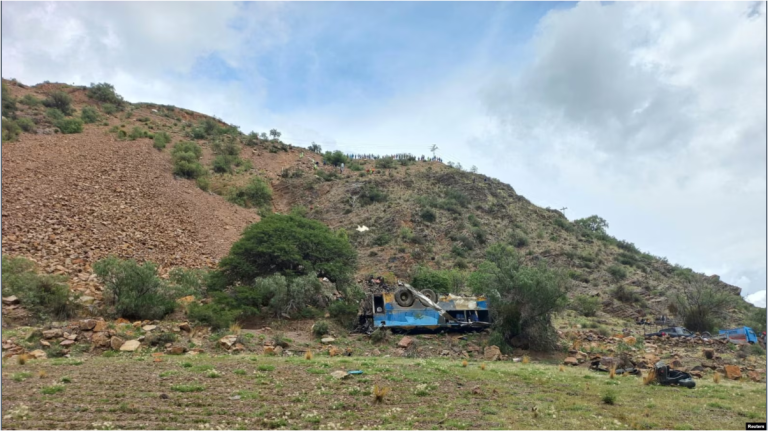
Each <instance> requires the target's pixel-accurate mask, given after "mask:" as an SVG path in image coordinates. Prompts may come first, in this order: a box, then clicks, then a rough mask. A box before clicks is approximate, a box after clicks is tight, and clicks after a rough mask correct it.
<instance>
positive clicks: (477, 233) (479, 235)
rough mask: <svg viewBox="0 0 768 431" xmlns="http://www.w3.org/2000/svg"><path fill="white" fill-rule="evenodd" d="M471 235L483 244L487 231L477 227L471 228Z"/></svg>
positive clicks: (486, 240)
mask: <svg viewBox="0 0 768 431" xmlns="http://www.w3.org/2000/svg"><path fill="white" fill-rule="evenodd" d="M472 236H474V237H475V240H476V241H477V242H478V243H480V244H485V243H486V242H488V233H487V232H486V231H485V230H483V229H482V228H479V227H476V228H473V229H472Z"/></svg>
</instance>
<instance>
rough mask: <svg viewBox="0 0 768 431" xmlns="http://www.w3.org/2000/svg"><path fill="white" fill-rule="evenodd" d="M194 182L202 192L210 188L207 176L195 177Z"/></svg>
mask: <svg viewBox="0 0 768 431" xmlns="http://www.w3.org/2000/svg"><path fill="white" fill-rule="evenodd" d="M195 182H196V183H197V187H199V188H200V190H202V191H204V192H207V191H208V190H210V189H211V180H209V179H208V177H207V176H200V177H197V179H196V180H195Z"/></svg>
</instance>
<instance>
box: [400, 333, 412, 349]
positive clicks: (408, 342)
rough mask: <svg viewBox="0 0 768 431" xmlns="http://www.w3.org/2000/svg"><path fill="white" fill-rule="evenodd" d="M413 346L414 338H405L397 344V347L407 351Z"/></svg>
mask: <svg viewBox="0 0 768 431" xmlns="http://www.w3.org/2000/svg"><path fill="white" fill-rule="evenodd" d="M411 344H413V338H411V337H408V336H405V337H403V338H401V339H400V341H398V342H397V347H400V348H403V349H407V348H408V347H409V346H410V345H411Z"/></svg>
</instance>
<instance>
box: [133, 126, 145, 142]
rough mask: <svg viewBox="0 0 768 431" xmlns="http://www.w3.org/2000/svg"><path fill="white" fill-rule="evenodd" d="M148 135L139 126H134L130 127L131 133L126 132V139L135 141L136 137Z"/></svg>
mask: <svg viewBox="0 0 768 431" xmlns="http://www.w3.org/2000/svg"><path fill="white" fill-rule="evenodd" d="M147 135H148V133H147V131H146V130H144V129H142V128H141V127H138V126H135V127H134V128H133V129H131V133H129V134H128V139H130V140H131V141H135V140H137V139H141V138H146V137H147Z"/></svg>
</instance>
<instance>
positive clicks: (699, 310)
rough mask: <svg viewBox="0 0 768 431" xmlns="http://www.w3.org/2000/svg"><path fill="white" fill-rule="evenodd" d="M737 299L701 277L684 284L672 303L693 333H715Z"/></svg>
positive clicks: (673, 297) (714, 283)
mask: <svg viewBox="0 0 768 431" xmlns="http://www.w3.org/2000/svg"><path fill="white" fill-rule="evenodd" d="M737 298H738V296H736V295H734V294H732V293H731V292H729V291H727V290H725V289H722V288H721V287H720V286H719V285H718V284H717V283H716V282H713V281H710V280H707V279H705V278H704V277H701V276H699V277H696V278H695V279H694V280H693V281H691V282H688V283H685V284H683V286H682V287H681V288H680V290H679V291H678V293H676V294H675V295H673V296H672V301H673V304H674V305H675V306H676V307H677V311H678V314H679V315H680V316H681V317H682V318H683V322H684V324H685V327H686V328H688V329H689V330H691V331H713V330H714V329H715V328H716V327H718V326H719V325H720V324H721V323H722V322H723V321H724V320H725V318H726V317H727V315H728V310H729V309H730V308H731V307H732V306H733V305H734V304H735V303H736V302H737ZM763 313H765V310H763ZM763 315H765V314H763Z"/></svg>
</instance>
